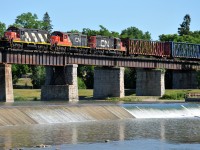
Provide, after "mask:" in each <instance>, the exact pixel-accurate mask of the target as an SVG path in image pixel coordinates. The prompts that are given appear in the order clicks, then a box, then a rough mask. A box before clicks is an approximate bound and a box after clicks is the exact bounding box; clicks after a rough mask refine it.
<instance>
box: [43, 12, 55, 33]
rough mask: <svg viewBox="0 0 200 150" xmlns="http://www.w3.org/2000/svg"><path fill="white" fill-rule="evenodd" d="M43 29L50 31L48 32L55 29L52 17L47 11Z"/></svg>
mask: <svg viewBox="0 0 200 150" xmlns="http://www.w3.org/2000/svg"><path fill="white" fill-rule="evenodd" d="M42 29H43V30H46V31H48V33H51V30H52V29H53V26H52V25H51V19H50V17H49V14H48V13H47V12H46V13H45V14H44V17H43V27H42Z"/></svg>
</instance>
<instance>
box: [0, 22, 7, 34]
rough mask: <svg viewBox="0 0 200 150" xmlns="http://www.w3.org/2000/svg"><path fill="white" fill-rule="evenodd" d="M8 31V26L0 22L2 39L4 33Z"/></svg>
mask: <svg viewBox="0 0 200 150" xmlns="http://www.w3.org/2000/svg"><path fill="white" fill-rule="evenodd" d="M5 31H6V24H5V23H2V22H0V37H2V36H3V34H4V32H5Z"/></svg>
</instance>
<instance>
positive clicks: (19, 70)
mask: <svg viewBox="0 0 200 150" xmlns="http://www.w3.org/2000/svg"><path fill="white" fill-rule="evenodd" d="M29 72H30V68H29V66H28V65H19V64H13V65H12V78H13V83H14V84H16V83H17V81H18V79H19V78H20V77H21V76H22V75H23V74H27V73H29Z"/></svg>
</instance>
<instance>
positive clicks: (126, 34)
mask: <svg viewBox="0 0 200 150" xmlns="http://www.w3.org/2000/svg"><path fill="white" fill-rule="evenodd" d="M121 38H130V39H144V40H150V39H151V34H150V33H149V32H148V31H147V32H144V33H143V32H142V31H141V30H139V29H138V28H136V27H129V28H127V29H124V30H122V32H121Z"/></svg>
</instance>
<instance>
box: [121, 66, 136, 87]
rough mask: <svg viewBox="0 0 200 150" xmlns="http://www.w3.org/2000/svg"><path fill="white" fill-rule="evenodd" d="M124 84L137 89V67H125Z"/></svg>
mask: <svg viewBox="0 0 200 150" xmlns="http://www.w3.org/2000/svg"><path fill="white" fill-rule="evenodd" d="M124 86H125V88H127V89H135V87H136V70H135V68H125V70H124Z"/></svg>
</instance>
